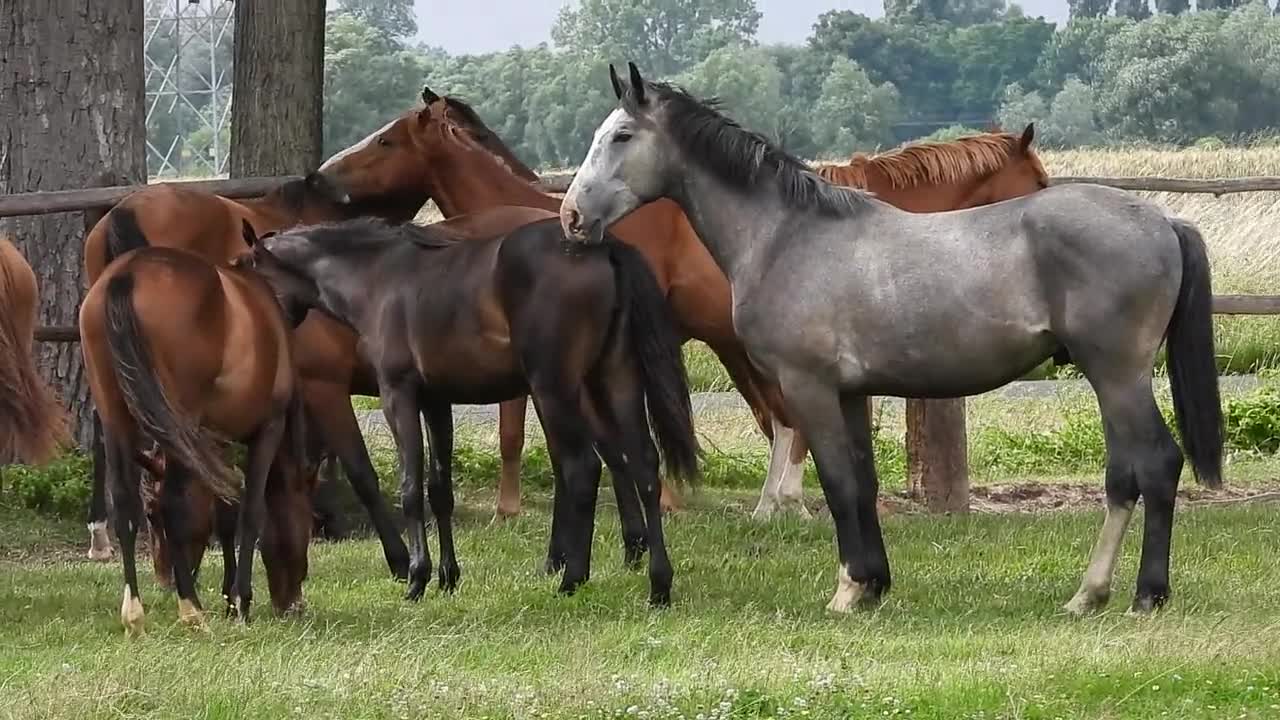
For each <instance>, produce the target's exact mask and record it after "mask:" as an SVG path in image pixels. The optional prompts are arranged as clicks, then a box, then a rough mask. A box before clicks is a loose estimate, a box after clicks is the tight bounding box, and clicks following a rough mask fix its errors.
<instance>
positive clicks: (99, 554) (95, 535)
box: [89, 520, 112, 560]
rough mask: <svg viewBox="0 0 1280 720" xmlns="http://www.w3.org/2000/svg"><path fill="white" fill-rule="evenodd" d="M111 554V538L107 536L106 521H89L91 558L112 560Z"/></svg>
mask: <svg viewBox="0 0 1280 720" xmlns="http://www.w3.org/2000/svg"><path fill="white" fill-rule="evenodd" d="M111 555H112V549H111V540H110V538H108V537H107V523H106V521H104V520H98V521H96V522H91V523H89V559H90V560H110V559H111Z"/></svg>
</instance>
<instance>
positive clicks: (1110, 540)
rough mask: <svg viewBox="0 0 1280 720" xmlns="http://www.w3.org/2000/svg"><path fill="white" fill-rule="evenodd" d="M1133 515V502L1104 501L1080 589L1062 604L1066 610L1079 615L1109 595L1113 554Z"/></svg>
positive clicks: (1098, 605)
mask: <svg viewBox="0 0 1280 720" xmlns="http://www.w3.org/2000/svg"><path fill="white" fill-rule="evenodd" d="M1132 518H1133V505H1110V504H1108V505H1107V517H1106V519H1105V520H1103V521H1102V530H1101V531H1100V532H1099V533H1098V542H1097V544H1096V545H1094V547H1093V556H1092V557H1091V558H1090V560H1089V567H1088V568H1087V569H1086V570H1085V571H1084V578H1083V579H1082V580H1081V581H1080V589H1079V590H1077V591H1076V594H1075V596H1074V597H1072V598H1071V600H1070V601H1069V602H1068V603H1067V604H1066V606H1065V609H1066V611H1067V612H1069V613H1072V614H1075V615H1082V614H1084V613H1086V612H1089V611H1091V610H1094V609H1096V608H1098V607H1101V606H1102V605H1103V604H1104V603H1106V601H1107V599H1108V598H1109V597H1110V596H1111V579H1112V577H1114V575H1115V569H1116V558H1117V557H1118V556H1119V554H1120V546H1121V545H1122V544H1123V543H1124V533H1125V530H1127V529H1128V528H1129V520H1130V519H1132Z"/></svg>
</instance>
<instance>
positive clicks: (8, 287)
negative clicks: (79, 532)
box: [0, 237, 70, 465]
mask: <svg viewBox="0 0 1280 720" xmlns="http://www.w3.org/2000/svg"><path fill="white" fill-rule="evenodd" d="M39 304H40V297H39V292H38V290H37V285H36V275H35V273H34V272H32V270H31V265H29V264H28V263H27V260H26V258H24V257H22V253H20V252H18V248H17V247H16V246H14V244H13V243H12V242H11V241H10V240H9V239H8V238H6V237H0V465H4V464H6V463H11V462H25V463H32V464H40V463H45V462H48V461H49V460H50V459H52V458H53V456H54V454H55V453H57V451H58V449H59V448H60V447H62V446H64V445H66V444H67V442H68V441H69V439H70V435H69V433H68V431H67V414H66V411H64V410H63V408H62V405H61V404H59V402H58V398H57V396H55V395H54V394H53V391H52V390H50V388H49V386H48V385H46V384H45V382H44V380H43V379H42V378H41V377H40V374H39V373H38V372H36V367H35V362H34V361H33V358H32V354H31V345H32V342H33V338H34V333H35V326H36V313H37V310H38V309H39Z"/></svg>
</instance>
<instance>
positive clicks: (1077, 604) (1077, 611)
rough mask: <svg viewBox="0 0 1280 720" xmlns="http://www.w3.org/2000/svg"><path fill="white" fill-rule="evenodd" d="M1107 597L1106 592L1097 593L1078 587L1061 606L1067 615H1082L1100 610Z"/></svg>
mask: <svg viewBox="0 0 1280 720" xmlns="http://www.w3.org/2000/svg"><path fill="white" fill-rule="evenodd" d="M1109 599H1110V597H1109V594H1108V593H1099V592H1096V591H1089V590H1086V589H1084V588H1080V590H1079V591H1077V592H1076V594H1075V595H1074V596H1072V598H1071V599H1070V600H1068V601H1067V604H1066V605H1063V606H1062V609H1063V610H1065V611H1066V612H1067V614H1069V615H1074V616H1076V617H1083V616H1085V615H1088V614H1090V613H1093V612H1096V611H1098V610H1101V609H1102V608H1103V607H1104V606H1105V605H1106V604H1107V600H1109Z"/></svg>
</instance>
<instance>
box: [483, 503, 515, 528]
mask: <svg viewBox="0 0 1280 720" xmlns="http://www.w3.org/2000/svg"><path fill="white" fill-rule="evenodd" d="M519 516H520V507H519V506H518V505H517V506H516V507H502V506H501V505H499V506H498V507H497V508H495V509H494V511H493V518H491V519H490V520H489V527H493V526H494V525H502V524H504V523H506V522H507V521H508V520H514V519H516V518H517V517H519Z"/></svg>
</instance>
